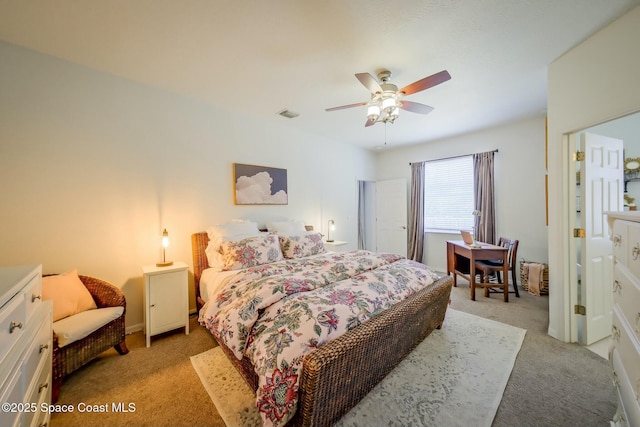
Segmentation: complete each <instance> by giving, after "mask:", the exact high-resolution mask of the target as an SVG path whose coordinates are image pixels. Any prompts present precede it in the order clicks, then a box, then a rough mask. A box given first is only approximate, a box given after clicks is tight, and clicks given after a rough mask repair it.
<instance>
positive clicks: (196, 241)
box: [191, 231, 209, 311]
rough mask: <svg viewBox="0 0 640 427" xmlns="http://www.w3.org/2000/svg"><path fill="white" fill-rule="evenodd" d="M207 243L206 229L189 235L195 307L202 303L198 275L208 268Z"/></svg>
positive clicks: (198, 307) (199, 306)
mask: <svg viewBox="0 0 640 427" xmlns="http://www.w3.org/2000/svg"><path fill="white" fill-rule="evenodd" d="M208 244H209V235H208V234H207V232H206V231H201V232H199V233H195V234H192V235H191V251H192V255H193V284H194V286H195V295H196V308H197V310H198V311H200V308H202V306H203V305H204V300H203V299H202V298H201V297H200V276H202V271H203V270H204V269H206V268H209V261H208V260H207V254H206V253H205V250H206V249H207V245H208Z"/></svg>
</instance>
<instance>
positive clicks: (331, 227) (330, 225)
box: [327, 219, 336, 242]
mask: <svg viewBox="0 0 640 427" xmlns="http://www.w3.org/2000/svg"><path fill="white" fill-rule="evenodd" d="M335 229H336V223H335V221H334V220H332V219H330V220H329V223H328V226H327V242H333V239H332V238H331V232H332V231H335Z"/></svg>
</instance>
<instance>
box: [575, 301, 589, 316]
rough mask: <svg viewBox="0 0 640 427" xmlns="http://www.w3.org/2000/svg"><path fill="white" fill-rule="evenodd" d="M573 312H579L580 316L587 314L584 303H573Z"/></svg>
mask: <svg viewBox="0 0 640 427" xmlns="http://www.w3.org/2000/svg"><path fill="white" fill-rule="evenodd" d="M573 312H574V313H575V314H580V315H582V316H586V315H587V308H586V307H585V306H584V305H577V304H576V305H574V306H573Z"/></svg>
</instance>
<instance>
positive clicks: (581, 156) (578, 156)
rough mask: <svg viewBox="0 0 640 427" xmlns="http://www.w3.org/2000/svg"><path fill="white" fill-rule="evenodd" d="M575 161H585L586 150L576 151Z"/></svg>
mask: <svg viewBox="0 0 640 427" xmlns="http://www.w3.org/2000/svg"><path fill="white" fill-rule="evenodd" d="M573 161H574V162H583V161H584V151H576V152H575V153H573Z"/></svg>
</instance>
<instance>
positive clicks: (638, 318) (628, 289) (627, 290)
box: [613, 264, 640, 341]
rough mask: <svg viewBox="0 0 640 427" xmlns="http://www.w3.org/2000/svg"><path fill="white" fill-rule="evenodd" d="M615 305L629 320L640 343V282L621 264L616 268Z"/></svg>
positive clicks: (614, 284)
mask: <svg viewBox="0 0 640 427" xmlns="http://www.w3.org/2000/svg"><path fill="white" fill-rule="evenodd" d="M613 303H614V304H616V305H617V306H618V307H619V309H620V312H621V314H622V316H624V317H625V318H626V319H627V323H629V325H630V326H631V332H632V333H633V335H634V336H635V337H636V340H638V341H640V281H638V279H637V278H635V277H633V276H631V273H630V271H629V270H628V269H627V268H626V267H624V266H622V265H620V264H617V265H616V267H615V273H614V282H613Z"/></svg>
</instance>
